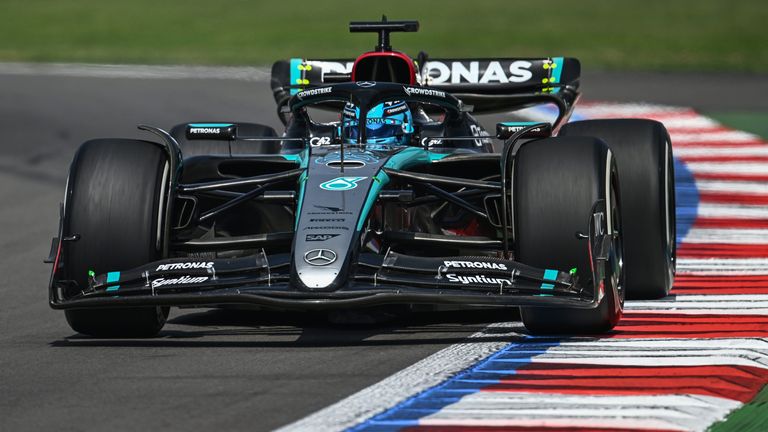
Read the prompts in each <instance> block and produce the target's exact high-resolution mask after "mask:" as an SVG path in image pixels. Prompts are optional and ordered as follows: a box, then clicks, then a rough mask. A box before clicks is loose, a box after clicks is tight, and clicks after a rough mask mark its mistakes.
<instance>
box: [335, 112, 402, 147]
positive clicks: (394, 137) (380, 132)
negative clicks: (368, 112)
mask: <svg viewBox="0 0 768 432" xmlns="http://www.w3.org/2000/svg"><path fill="white" fill-rule="evenodd" d="M357 125H358V122H357V120H350V121H347V122H344V125H343V126H342V137H343V138H344V139H345V140H347V141H354V142H357V138H358V127H357ZM403 133H404V132H403V122H401V121H400V120H396V119H391V118H381V117H374V118H369V119H367V120H366V127H365V135H366V141H368V142H374V143H385V142H399V141H400V140H401V138H402V136H403Z"/></svg>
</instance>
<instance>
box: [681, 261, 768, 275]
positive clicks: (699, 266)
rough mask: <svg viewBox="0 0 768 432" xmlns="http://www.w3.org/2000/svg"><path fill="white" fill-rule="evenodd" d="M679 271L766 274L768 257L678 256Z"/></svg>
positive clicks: (718, 273) (704, 273) (706, 273)
mask: <svg viewBox="0 0 768 432" xmlns="http://www.w3.org/2000/svg"><path fill="white" fill-rule="evenodd" d="M677 271H678V273H681V274H697V275H712V276H716V275H764V274H768V258H714V257H713V258H678V260H677Z"/></svg>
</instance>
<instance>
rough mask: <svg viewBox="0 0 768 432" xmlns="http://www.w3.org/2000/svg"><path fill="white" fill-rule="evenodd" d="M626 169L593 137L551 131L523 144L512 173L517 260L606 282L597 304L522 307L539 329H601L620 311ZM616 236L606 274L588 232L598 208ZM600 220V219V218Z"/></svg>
mask: <svg viewBox="0 0 768 432" xmlns="http://www.w3.org/2000/svg"><path fill="white" fill-rule="evenodd" d="M618 180H619V176H618V172H617V169H616V164H615V162H614V160H613V157H612V155H611V152H610V150H609V149H608V146H607V145H606V144H605V143H603V142H602V141H600V140H597V139H594V138H581V137H567V138H548V139H544V140H540V141H532V142H529V143H526V144H524V145H523V146H522V147H521V148H520V150H519V152H518V153H517V155H516V157H515V161H514V169H513V174H512V181H513V187H512V191H513V215H514V244H515V246H514V252H515V260H516V261H519V262H522V263H524V264H528V265H532V266H535V267H539V268H544V269H556V270H560V271H570V270H571V269H574V268H575V269H576V270H575V271H576V275H577V276H578V277H579V279H580V285H581V286H583V287H586V288H587V289H589V290H590V291H592V290H594V289H595V288H594V287H598V288H597V289H598V290H600V288H599V287H602V291H603V292H604V296H603V297H602V299H601V300H600V302H599V304H598V305H597V307H596V308H594V309H575V308H564V307H521V308H520V312H521V317H522V321H523V324H524V325H525V327H526V328H527V329H528V330H529V331H530V332H531V333H535V334H551V333H558V334H583V333H600V332H605V331H608V330H610V329H612V328H613V327H614V326H615V325H616V323H617V322H618V321H619V319H620V318H621V314H622V309H623V303H624V289H623V286H622V285H623V282H622V279H623V273H622V270H621V267H622V245H621V236H620V234H621V232H622V231H621V217H620V213H619V208H620V196H619V182H618ZM595 213H602V214H603V216H602V220H601V222H599V229H602V230H604V232H606V233H607V234H608V235H609V236H611V237H612V239H613V240H612V243H611V247H610V254H609V259H608V262H607V264H606V266H605V274H604V276H603V277H602V280H598V281H597V282H596V283H595V281H594V278H595V277H596V276H595V275H594V274H593V271H592V264H591V258H590V252H589V241H590V240H589V239H588V238H584V237H585V236H588V233H589V232H590V225H591V224H593V222H592V219H593V214H595ZM598 220H600V219H598Z"/></svg>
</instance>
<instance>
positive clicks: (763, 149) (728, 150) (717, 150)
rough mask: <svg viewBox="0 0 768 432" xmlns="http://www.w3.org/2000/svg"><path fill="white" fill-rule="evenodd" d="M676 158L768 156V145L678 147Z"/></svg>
mask: <svg viewBox="0 0 768 432" xmlns="http://www.w3.org/2000/svg"><path fill="white" fill-rule="evenodd" d="M674 153H675V156H677V157H680V158H683V159H685V158H686V157H695V156H713V157H714V156H768V145H766V144H758V145H747V146H744V147H733V146H731V147H717V146H712V147H678V148H676V149H674Z"/></svg>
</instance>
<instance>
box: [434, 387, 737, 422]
mask: <svg viewBox="0 0 768 432" xmlns="http://www.w3.org/2000/svg"><path fill="white" fill-rule="evenodd" d="M739 405H740V404H739V403H738V402H736V401H732V400H730V399H723V398H717V397H711V396H694V395H664V396H618V395H611V396H586V395H579V396H569V395H559V394H536V393H511V392H510V393H505V392H479V393H475V394H471V395H468V396H465V397H463V398H461V399H460V400H459V401H458V402H456V403H453V404H451V405H448V406H446V407H445V408H444V409H442V410H441V411H439V412H437V413H435V414H432V415H429V416H427V417H424V418H422V419H421V420H420V421H419V424H420V425H440V424H462V425H466V426H470V425H472V426H490V425H492V424H491V423H493V425H497V426H499V425H501V426H507V427H512V426H517V427H525V426H527V427H532V426H535V425H537V423H532V419H536V421H537V422H541V423H538V425H540V426H544V425H552V426H562V427H564V428H568V429H569V428H573V427H575V426H576V425H578V424H584V425H585V426H587V427H610V426H614V427H616V428H619V429H625V428H630V427H632V426H633V425H634V426H637V428H638V429H648V428H650V427H657V428H659V429H679V430H703V429H706V427H707V426H709V425H711V424H712V423H714V422H716V421H719V420H721V419H723V418H724V417H725V416H726V415H727V414H728V412H730V411H731V410H733V409H735V408H737V407H738V406H739ZM585 417H587V418H585ZM458 419H464V421H463V422H461V423H458V422H456V420H458ZM446 420H448V421H450V422H446ZM504 420H506V421H505V422H504V423H503V424H501V422H502V421H504Z"/></svg>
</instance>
